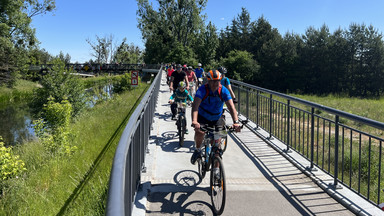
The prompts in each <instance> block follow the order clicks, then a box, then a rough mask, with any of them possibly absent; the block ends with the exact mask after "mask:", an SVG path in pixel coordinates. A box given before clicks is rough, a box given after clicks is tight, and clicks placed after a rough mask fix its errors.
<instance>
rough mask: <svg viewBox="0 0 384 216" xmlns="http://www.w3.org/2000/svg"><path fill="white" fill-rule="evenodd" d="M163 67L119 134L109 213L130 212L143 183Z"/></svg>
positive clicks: (110, 185) (107, 210) (109, 198)
mask: <svg viewBox="0 0 384 216" xmlns="http://www.w3.org/2000/svg"><path fill="white" fill-rule="evenodd" d="M161 76H162V68H160V70H159V72H158V73H157V76H156V78H155V79H154V81H153V83H152V85H151V86H150V87H149V89H148V91H147V93H146V94H145V95H144V97H143V99H142V101H141V103H140V104H139V105H138V106H137V108H136V110H135V111H134V112H133V113H132V115H131V117H130V119H129V121H128V124H127V126H126V127H125V129H124V132H123V134H122V136H121V138H120V141H119V144H118V146H117V149H116V153H115V157H114V159H113V165H112V171H111V176H110V181H109V190H108V200H107V208H106V214H107V215H111V216H112V215H113V216H116V215H131V213H132V208H133V202H134V198H135V195H136V192H137V189H138V187H139V185H140V178H141V172H142V170H143V168H144V159H145V154H146V149H147V146H148V141H149V135H150V129H151V125H152V122H153V117H154V111H155V107H156V103H157V98H158V94H159V89H160V81H161Z"/></svg>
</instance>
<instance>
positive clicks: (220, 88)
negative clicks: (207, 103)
mask: <svg viewBox="0 0 384 216" xmlns="http://www.w3.org/2000/svg"><path fill="white" fill-rule="evenodd" d="M204 86H205V96H204V97H203V100H201V102H203V101H204V100H205V99H207V97H208V96H209V88H208V84H205V85H204ZM221 92H222V86H221V84H220V85H219V89H218V93H219V97H220V100H221V101H224V100H223V97H222V96H221Z"/></svg>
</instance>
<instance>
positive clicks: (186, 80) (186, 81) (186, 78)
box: [184, 76, 189, 89]
mask: <svg viewBox="0 0 384 216" xmlns="http://www.w3.org/2000/svg"><path fill="white" fill-rule="evenodd" d="M184 80H185V83H187V89H189V82H188V77H187V76H185V77H184Z"/></svg>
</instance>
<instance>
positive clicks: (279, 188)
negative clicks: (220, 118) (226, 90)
mask: <svg viewBox="0 0 384 216" xmlns="http://www.w3.org/2000/svg"><path fill="white" fill-rule="evenodd" d="M165 79H166V78H165V76H164V77H163V78H162V84H161V87H160V94H159V100H158V104H157V108H156V111H155V112H156V113H155V119H154V125H153V129H152V131H151V140H150V144H149V153H148V154H147V156H146V162H145V163H146V168H147V171H146V173H143V176H142V188H141V189H140V190H139V192H138V194H137V196H136V201H135V207H134V212H133V215H163V214H168V215H183V214H187V215H212V214H213V213H212V210H211V209H210V208H211V201H210V196H209V193H208V186H209V173H208V174H207V176H206V177H205V178H204V179H203V180H202V181H200V180H199V178H198V175H197V165H192V164H191V163H190V162H189V161H190V157H191V155H192V152H193V149H194V148H193V146H194V142H193V134H194V132H193V129H192V128H190V127H189V130H190V133H189V134H188V135H187V136H186V139H185V143H184V146H183V147H179V144H178V137H177V136H176V133H177V129H176V125H175V121H172V120H171V111H170V106H169V105H168V103H167V102H168V99H169V96H170V93H169V89H168V86H167V85H166V82H165ZM187 117H188V120H187V124H188V125H190V123H191V119H190V108H189V109H187ZM227 119H228V121H229V122H232V121H231V120H230V118H229V117H228V118H227ZM223 161H224V166H225V172H226V179H227V199H226V206H225V210H224V213H223V215H244V216H246V215H354V214H353V213H352V212H350V211H349V210H347V209H346V208H345V207H344V206H343V205H341V204H340V203H338V202H337V201H336V200H335V199H333V198H332V197H330V196H329V195H328V194H327V193H326V192H324V190H322V189H321V188H320V187H319V186H318V185H317V184H315V183H314V182H313V181H312V180H311V179H310V178H309V177H307V176H306V175H305V174H303V173H302V171H300V170H299V169H298V168H296V167H295V166H294V165H292V163H291V162H289V161H288V160H287V159H286V158H285V157H283V156H282V155H281V154H279V153H278V152H277V151H275V150H274V149H273V148H271V147H270V146H269V145H268V144H267V143H266V142H264V141H263V140H262V139H261V138H259V137H258V136H256V135H255V134H254V133H253V132H251V131H250V130H248V129H244V130H243V131H242V132H241V133H238V134H236V135H235V136H234V135H231V136H230V137H229V138H228V148H227V151H226V152H225V154H224V156H223Z"/></svg>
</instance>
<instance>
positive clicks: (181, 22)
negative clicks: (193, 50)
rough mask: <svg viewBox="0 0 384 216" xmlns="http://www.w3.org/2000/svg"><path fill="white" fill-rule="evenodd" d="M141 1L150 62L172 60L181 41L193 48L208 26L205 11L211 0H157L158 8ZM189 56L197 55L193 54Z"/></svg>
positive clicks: (146, 0) (189, 57) (140, 19)
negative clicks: (195, 41) (205, 20)
mask: <svg viewBox="0 0 384 216" xmlns="http://www.w3.org/2000/svg"><path fill="white" fill-rule="evenodd" d="M137 2H138V10H137V14H138V17H139V18H138V22H139V25H138V27H139V29H140V30H141V33H142V36H143V39H144V40H145V49H146V51H145V55H146V56H145V61H146V63H158V62H163V61H164V60H169V59H170V58H171V57H172V56H173V55H175V50H176V49H179V48H178V46H180V45H181V46H183V47H185V48H186V49H187V50H188V49H190V47H191V46H192V45H193V44H194V40H195V38H196V37H197V34H198V33H199V31H201V30H202V28H203V26H204V22H203V18H204V16H202V15H201V12H202V11H203V9H204V8H205V6H206V3H207V0H200V1H193V0H167V1H164V0H157V3H158V5H159V7H158V10H155V9H154V8H153V6H152V4H150V3H149V1H148V0H137ZM187 53H189V52H187ZM148 56H150V58H149V57H148ZM185 58H187V59H193V56H186V57H185ZM170 61H175V60H170Z"/></svg>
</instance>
